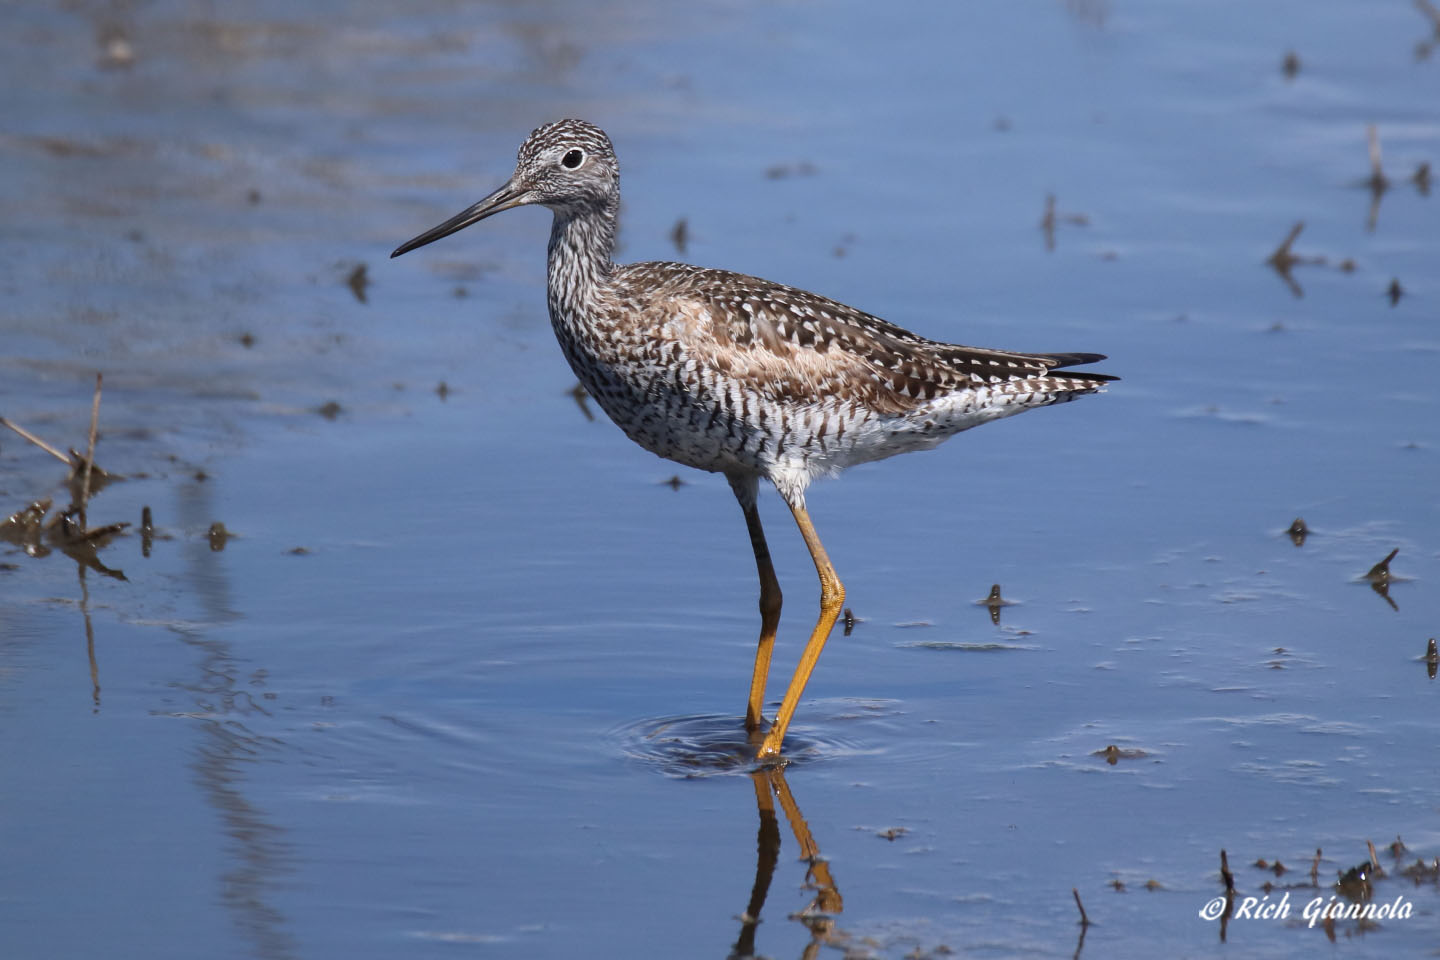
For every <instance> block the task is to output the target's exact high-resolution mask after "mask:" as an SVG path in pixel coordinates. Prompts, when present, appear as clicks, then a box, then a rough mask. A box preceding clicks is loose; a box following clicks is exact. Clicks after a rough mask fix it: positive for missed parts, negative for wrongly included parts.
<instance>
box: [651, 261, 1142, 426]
mask: <svg viewBox="0 0 1440 960" xmlns="http://www.w3.org/2000/svg"><path fill="white" fill-rule="evenodd" d="M651 268H663V269H651ZM622 269H623V270H624V271H626V272H627V274H633V275H634V276H633V278H632V277H629V276H627V277H626V278H625V279H633V280H635V281H639V282H635V283H634V284H633V288H634V289H636V290H637V291H638V290H641V289H644V290H646V291H647V300H648V301H649V303H648V306H647V311H646V312H647V313H649V314H651V317H650V319H651V322H653V323H670V324H673V325H674V327H673V330H674V335H675V337H676V339H677V340H679V341H680V342H683V343H684V344H685V345H686V347H687V349H689V350H690V351H691V352H692V354H693V355H694V356H695V357H696V358H697V360H698V361H700V362H703V363H706V364H708V365H713V366H714V367H715V368H717V369H719V370H720V371H722V372H723V373H725V374H727V375H729V376H732V377H735V378H737V379H741V380H743V381H744V382H746V383H747V384H749V385H750V388H751V389H754V390H755V391H756V392H758V393H760V394H761V395H764V396H767V397H773V398H774V399H777V400H782V399H783V400H787V401H790V402H794V401H797V400H798V401H801V402H812V403H822V402H825V401H826V400H827V399H832V400H833V399H834V398H835V397H836V396H837V395H839V396H845V397H853V398H854V399H856V400H859V401H860V402H862V403H864V404H865V405H866V406H869V407H870V408H871V409H874V410H876V411H877V412H881V413H904V412H907V411H909V410H913V409H914V408H916V407H918V406H920V405H921V404H923V403H925V402H926V401H929V400H933V399H934V398H936V397H938V396H943V395H945V394H947V393H951V392H954V391H956V390H961V389H965V388H967V387H972V386H982V385H990V384H996V383H1004V382H1007V381H1012V380H1028V379H1032V378H1038V377H1045V376H1047V375H1048V374H1049V372H1050V371H1051V370H1052V369H1056V368H1060V367H1066V366H1069V365H1072V364H1079V363H1092V362H1094V361H1096V360H1103V359H1104V357H1103V356H1102V355H1100V354H1093V353H1048V354H1022V353H1011V352H1006V351H1001V350H987V349H983V348H979V347H967V346H961V345H959V344H950V343H941V342H938V341H935V340H927V339H926V338H924V337H920V336H917V335H916V334H914V333H911V332H910V331H908V330H906V329H904V328H902V327H898V326H896V325H895V324H893V323H889V322H887V321H885V320H881V319H880V318H879V317H875V316H871V315H870V314H868V313H864V312H862V311H860V310H856V309H855V308H854V307H849V306H846V305H845V304H843V303H839V302H837V301H835V300H831V299H829V298H827V297H821V296H817V295H816V294H813V293H808V292H806V291H804V290H797V289H795V288H793V287H787V286H784V285H783V284H778V283H771V282H770V281H767V280H761V279H758V278H756V277H749V276H745V275H744V274H738V273H730V272H728V271H724V270H711V269H705V268H700V267H691V266H687V265H685V264H675V263H664V264H650V263H641V264H632V265H630V266H628V267H625V268H622ZM661 276H663V277H665V278H666V280H667V282H665V283H663V284H661V285H660V286H659V287H656V286H655V285H654V283H655V278H657V277H661ZM626 286H632V285H631V284H626ZM1067 376H1068V378H1070V379H1074V380H1076V381H1079V382H1081V383H1095V384H1096V385H1098V384H1099V383H1101V382H1103V381H1106V380H1113V379H1115V378H1114V377H1110V376H1107V375H1105V374H1093V373H1084V372H1077V373H1071V372H1068V371H1067Z"/></svg>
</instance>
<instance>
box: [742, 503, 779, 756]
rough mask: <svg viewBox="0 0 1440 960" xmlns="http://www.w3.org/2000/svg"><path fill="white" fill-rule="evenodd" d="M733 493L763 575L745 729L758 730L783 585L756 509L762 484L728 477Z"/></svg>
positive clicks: (762, 719)
mask: <svg viewBox="0 0 1440 960" xmlns="http://www.w3.org/2000/svg"><path fill="white" fill-rule="evenodd" d="M729 480H730V489H732V490H734V491H735V499H736V500H739V501H740V509H742V510H744V511H745V528H746V529H747V530H749V531H750V546H751V548H752V549H754V551H755V570H756V572H757V573H759V574H760V643H759V644H758V645H757V646H756V648H755V670H754V672H753V673H752V674H751V675H750V700H749V702H748V703H747V705H746V707H745V729H746V730H749V731H751V732H754V731H756V730H759V729H760V727H761V726H762V725H763V724H764V722H765V719H764V718H763V717H762V716H761V715H760V712H761V710H762V709H764V706H765V683H766V681H767V680H768V679H769V677H770V656H771V654H772V653H774V651H775V631H776V630H777V629H778V628H779V626H780V603H781V596H780V581H778V580H776V579H775V567H774V565H773V564H772V563H771V562H770V546H769V544H767V543H766V542H765V528H764V527H762V526H761V525H760V511H759V510H758V509H756V506H755V496H756V493H757V492H758V490H759V482H758V480H757V478H755V477H744V476H738V475H731V476H729Z"/></svg>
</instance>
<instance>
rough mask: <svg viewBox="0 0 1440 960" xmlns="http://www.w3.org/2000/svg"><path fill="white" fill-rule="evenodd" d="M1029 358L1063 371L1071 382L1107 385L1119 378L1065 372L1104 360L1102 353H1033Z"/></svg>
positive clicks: (1081, 372)
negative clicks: (1069, 368)
mask: <svg viewBox="0 0 1440 960" xmlns="http://www.w3.org/2000/svg"><path fill="white" fill-rule="evenodd" d="M1031 356H1033V357H1035V358H1036V359H1037V360H1043V361H1045V363H1046V364H1047V365H1049V366H1051V367H1052V368H1053V369H1056V370H1065V376H1066V377H1069V378H1070V379H1072V380H1089V381H1093V382H1095V383H1107V382H1109V381H1112V380H1119V379H1120V378H1119V377H1117V376H1114V375H1112V374H1108V373H1092V372H1091V371H1089V370H1066V369H1065V368H1066V367H1073V366H1078V365H1080V364H1085V363H1098V362H1100V361H1101V360H1104V359H1105V354H1103V353H1034V354H1031Z"/></svg>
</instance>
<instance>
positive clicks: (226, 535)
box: [205, 520, 235, 553]
mask: <svg viewBox="0 0 1440 960" xmlns="http://www.w3.org/2000/svg"><path fill="white" fill-rule="evenodd" d="M233 536H235V535H234V534H233V533H231V532H230V531H229V530H226V529H225V524H223V523H221V522H220V521H219V520H216V521H215V522H214V523H212V524H210V529H209V530H208V531H206V533H205V537H206V539H208V540H209V541H210V549H211V550H213V551H214V552H216V553H219V552H220V551H222V550H224V549H225V544H227V543H229V542H230V538H231V537H233Z"/></svg>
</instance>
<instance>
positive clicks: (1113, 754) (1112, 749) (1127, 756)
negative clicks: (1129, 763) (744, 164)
mask: <svg viewBox="0 0 1440 960" xmlns="http://www.w3.org/2000/svg"><path fill="white" fill-rule="evenodd" d="M1149 755H1150V754H1148V753H1146V752H1145V751H1144V750H1141V749H1139V748H1137V747H1131V748H1127V749H1122V748H1120V747H1117V746H1116V745H1115V744H1113V743H1112V744H1110V745H1109V746H1107V747H1105V748H1104V749H1102V750H1096V751H1095V752H1094V753H1092V754H1090V756H1092V757H1104V758H1105V762H1106V763H1108V764H1110V766H1112V767H1113V766H1115V765H1116V764H1118V763H1119V762H1120V761H1121V760H1140V759H1143V758H1144V757H1148V756H1149Z"/></svg>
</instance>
